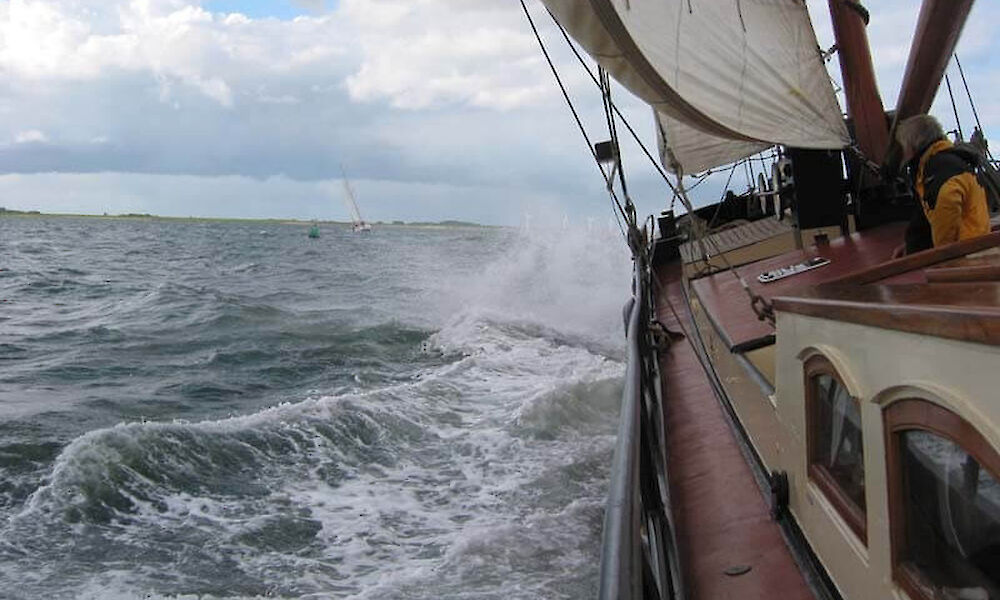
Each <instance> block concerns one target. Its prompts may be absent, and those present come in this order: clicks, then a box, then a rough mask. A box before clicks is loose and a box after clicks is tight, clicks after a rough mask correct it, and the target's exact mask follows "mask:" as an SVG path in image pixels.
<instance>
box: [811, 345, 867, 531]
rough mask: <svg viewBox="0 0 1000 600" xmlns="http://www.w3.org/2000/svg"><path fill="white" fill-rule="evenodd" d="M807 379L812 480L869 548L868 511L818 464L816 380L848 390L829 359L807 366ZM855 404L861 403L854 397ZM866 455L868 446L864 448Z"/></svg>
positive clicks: (816, 359)
mask: <svg viewBox="0 0 1000 600" xmlns="http://www.w3.org/2000/svg"><path fill="white" fill-rule="evenodd" d="M803 373H804V376H805V398H806V401H805V408H806V457H807V461H808V474H809V479H810V480H811V481H813V483H815V484H816V486H817V487H818V488H819V489H820V490H821V491H822V492H823V495H824V496H826V498H827V499H828V500H829V501H830V504H832V505H833V508H834V509H836V511H837V513H838V514H839V515H840V516H841V518H843V519H844V521H845V522H846V523H847V526H848V527H850V528H851V530H852V531H853V532H854V533H855V534H856V535H857V536H858V537H859V538H861V541H862V542H863V543H864V544H865V545H867V544H868V520H867V516H866V514H865V509H863V508H861V507H860V506H858V505H857V503H856V502H854V500H852V499H851V497H850V496H848V495H847V493H846V492H845V491H844V490H843V489H842V488H841V487H840V484H838V483H837V481H836V480H835V479H834V478H833V475H831V474H830V472H829V471H828V470H827V469H826V467H824V466H823V465H822V464H820V463H819V461H818V457H817V454H818V450H817V448H816V440H817V439H819V419H818V418H817V416H816V408H815V406H816V403H817V402H818V400H817V399H816V397H815V387H814V386H813V382H812V380H813V378H814V377H817V376H819V375H829V376H830V377H832V378H833V379H834V380H835V381H836V382H837V383H838V385H840V386H841V387H843V388H844V389H845V390H846V389H847V386H846V385H844V380H843V379H841V378H840V375H839V374H837V369H836V368H835V367H834V366H833V364H832V363H831V362H830V361H829V360H827V358H826V357H825V356H822V355H816V356H813V357H812V358H810V359H809V360H807V361H806V362H805V365H804V366H803ZM852 400H853V401H854V402H857V399H856V398H854V397H853V396H852ZM861 451H862V452H864V446H863V445H862V449H861Z"/></svg>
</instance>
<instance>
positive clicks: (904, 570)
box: [883, 398, 1000, 600]
mask: <svg viewBox="0 0 1000 600" xmlns="http://www.w3.org/2000/svg"><path fill="white" fill-rule="evenodd" d="M883 422H884V427H883V430H884V435H885V448H886V457H885V465H886V482H887V487H888V490H887V491H888V495H889V536H890V541H891V547H890V555H891V557H892V575H893V579H894V580H895V581H896V583H898V584H899V586H900V587H901V588H903V590H904V591H906V593H907V594H909V595H910V597H911V598H913V599H914V600H933V590H931V588H929V587H928V586H927V584H926V583H925V582H924V581H923V577H922V576H921V575H920V574H919V573H917V572H916V571H915V570H914V569H913V568H912V567H910V566H908V565H907V564H906V563H904V562H903V561H902V557H901V556H900V554H901V552H902V549H903V548H904V547H905V546H906V522H905V518H906V507H905V505H904V502H905V500H906V499H905V497H904V494H903V491H904V482H903V471H902V466H901V463H902V457H901V454H900V451H901V446H902V444H901V440H902V434H903V433H904V432H906V431H910V430H914V429H917V430H923V431H929V432H931V433H933V434H935V435H939V436H941V437H943V438H947V439H949V440H951V441H952V442H954V443H956V444H958V445H959V446H961V447H962V449H963V450H964V451H965V452H967V453H969V454H970V455H971V456H972V457H973V458H975V459H976V461H978V462H979V464H980V465H981V466H982V467H983V468H985V469H986V470H987V471H989V473H990V475H991V476H992V477H993V478H994V479H998V480H1000V477H998V474H1000V454H998V453H997V451H996V449H994V448H993V446H992V445H990V443H989V442H988V441H987V440H986V438H985V437H983V435H982V434H981V433H979V431H978V430H976V428H975V427H973V426H972V424H971V423H969V422H968V421H966V420H965V419H963V418H962V417H960V416H958V415H956V414H955V413H953V412H951V411H950V410H948V409H946V408H943V407H941V406H939V405H937V404H934V403H933V402H930V401H928V400H923V399H919V398H911V399H906V400H900V401H898V402H894V403H892V404H891V405H890V406H889V407H888V408H887V409H886V410H885V411H884V412H883Z"/></svg>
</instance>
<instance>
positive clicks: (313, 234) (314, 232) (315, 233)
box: [309, 224, 319, 239]
mask: <svg viewBox="0 0 1000 600" xmlns="http://www.w3.org/2000/svg"><path fill="white" fill-rule="evenodd" d="M309 237H310V238H313V239H316V238H318V237H319V225H315V224H314V225H313V226H312V227H310V228H309Z"/></svg>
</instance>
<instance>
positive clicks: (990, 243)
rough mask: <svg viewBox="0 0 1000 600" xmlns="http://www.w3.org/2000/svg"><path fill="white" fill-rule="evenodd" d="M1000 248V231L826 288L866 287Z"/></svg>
mask: <svg viewBox="0 0 1000 600" xmlns="http://www.w3.org/2000/svg"><path fill="white" fill-rule="evenodd" d="M996 246H1000V231H998V232H994V233H989V234H986V235H983V236H980V237H976V238H972V239H970V240H963V241H961V242H955V243H954V244H948V245H947V246H941V247H939V248H931V249H930V250H924V251H923V252H917V253H914V254H908V255H906V256H904V257H902V258H897V259H895V260H890V261H887V262H884V263H881V264H878V265H875V266H874V267H868V268H867V269H862V270H860V271H855V272H854V273H848V274H847V275H844V276H842V277H838V278H836V279H831V280H830V281H827V282H826V283H824V284H823V285H863V284H866V283H874V282H876V281H880V280H882V279H886V278H889V277H892V276H894V275H899V274H900V273H906V272H908V271H913V270H914V269H922V268H924V267H929V266H931V265H936V264H938V263H940V262H944V261H946V260H951V259H953V258H958V257H960V256H965V255H967V254H972V253H973V252H980V251H982V250H987V249H989V248H994V247H996Z"/></svg>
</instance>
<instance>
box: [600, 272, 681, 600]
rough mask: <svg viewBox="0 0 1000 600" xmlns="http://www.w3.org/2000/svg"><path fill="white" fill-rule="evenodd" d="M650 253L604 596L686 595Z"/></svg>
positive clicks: (634, 307) (631, 365)
mask: <svg viewBox="0 0 1000 600" xmlns="http://www.w3.org/2000/svg"><path fill="white" fill-rule="evenodd" d="M647 264H648V263H647V261H646V257H643V256H640V257H636V259H635V274H634V280H633V285H634V294H635V297H634V298H633V299H632V300H630V303H631V307H630V308H627V310H629V314H628V325H627V332H626V336H627V340H628V362H627V366H626V370H625V387H624V390H623V392H622V406H621V417H620V420H619V424H618V442H617V446H616V448H615V455H614V459H613V461H612V471H611V486H610V490H609V492H608V502H607V506H606V509H605V513H604V529H603V539H602V548H601V579H600V588H599V598H600V599H601V600H633V599H639V598H643V599H657V600H676V599H681V598H683V586H682V581H681V574H680V565H679V561H678V556H677V551H676V541H675V537H674V528H673V524H672V515H671V511H670V503H669V493H668V490H667V477H666V446H665V430H664V427H663V425H664V421H663V406H662V403H661V398H662V394H661V393H660V380H659V367H658V357H657V353H656V349H655V348H654V346H653V344H652V339H651V337H650V331H649V327H648V324H649V323H650V314H651V310H652V306H653V304H652V302H653V299H652V296H651V294H650V275H649V270H648V268H647V267H646V265H647Z"/></svg>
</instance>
